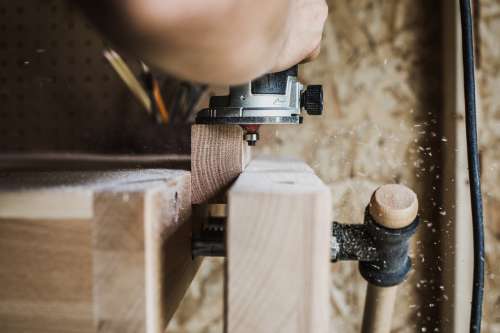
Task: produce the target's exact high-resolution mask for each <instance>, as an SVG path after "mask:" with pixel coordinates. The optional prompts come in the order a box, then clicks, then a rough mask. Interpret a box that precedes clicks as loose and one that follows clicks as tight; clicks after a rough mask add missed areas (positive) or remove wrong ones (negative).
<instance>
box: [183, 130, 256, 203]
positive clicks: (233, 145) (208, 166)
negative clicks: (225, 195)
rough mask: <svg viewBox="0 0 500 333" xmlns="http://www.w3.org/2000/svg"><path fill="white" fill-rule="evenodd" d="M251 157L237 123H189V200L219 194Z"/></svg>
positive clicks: (194, 201) (204, 199)
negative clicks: (190, 183) (190, 181)
mask: <svg viewBox="0 0 500 333" xmlns="http://www.w3.org/2000/svg"><path fill="white" fill-rule="evenodd" d="M249 160H250V148H249V147H248V145H247V143H246V142H245V141H244V140H243V129H242V128H241V127H240V126H237V125H193V126H192V127H191V176H192V185H191V187H192V200H193V203H194V204H199V203H202V202H205V201H207V200H209V199H210V198H213V197H214V196H217V195H218V194H221V193H222V192H223V190H225V189H227V187H228V186H229V185H230V184H231V182H233V181H234V180H235V179H236V177H238V175H239V174H240V173H241V172H242V171H243V169H244V168H245V166H246V165H247V164H248V162H249Z"/></svg>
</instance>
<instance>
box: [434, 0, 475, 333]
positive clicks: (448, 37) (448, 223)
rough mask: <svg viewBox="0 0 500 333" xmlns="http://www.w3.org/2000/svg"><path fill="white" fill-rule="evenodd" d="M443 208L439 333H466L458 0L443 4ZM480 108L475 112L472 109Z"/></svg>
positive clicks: (467, 253) (468, 242)
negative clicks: (442, 295) (442, 297)
mask: <svg viewBox="0 0 500 333" xmlns="http://www.w3.org/2000/svg"><path fill="white" fill-rule="evenodd" d="M442 6H443V11H442V12H443V32H444V34H445V38H443V41H444V45H443V51H444V52H443V71H444V96H443V103H444V110H443V112H442V123H443V136H444V137H446V138H447V143H446V147H445V149H443V160H442V161H443V183H442V187H443V189H444V191H443V206H442V210H443V211H444V212H445V214H444V215H442V216H441V221H440V223H441V224H442V225H443V226H445V229H444V233H443V235H444V237H443V239H442V244H443V247H442V249H443V252H442V256H443V257H444V258H446V260H444V261H443V266H444V267H443V268H444V269H443V287H444V290H446V291H447V292H446V295H447V298H448V301H447V302H444V303H443V307H442V311H441V317H442V321H441V323H442V324H441V330H442V331H443V332H468V328H469V319H470V302H471V299H472V267H473V257H472V253H473V249H472V223H471V219H472V217H471V211H470V194H469V185H468V174H467V168H468V166H467V149H466V137H465V122H464V114H465V104H464V95H463V68H462V43H461V28H460V13H459V4H458V1H453V0H447V1H445V2H443V5H442ZM478 111H480V110H478Z"/></svg>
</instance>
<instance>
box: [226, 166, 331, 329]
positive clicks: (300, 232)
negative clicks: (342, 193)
mask: <svg viewBox="0 0 500 333" xmlns="http://www.w3.org/2000/svg"><path fill="white" fill-rule="evenodd" d="M228 209H229V210H228V214H229V215H228V225H227V233H226V237H227V239H226V242H227V265H226V266H227V267H226V278H227V280H226V310H225V311H226V313H225V316H226V318H225V328H226V331H227V332H229V333H233V332H238V333H242V332H243V333H244V332H252V333H258V332H287V333H294V332H297V333H298V332H315V333H322V332H330V328H329V311H330V302H329V297H330V296H329V287H330V261H329V244H330V228H331V226H330V223H331V201H330V192H329V190H328V188H327V187H326V186H325V185H324V184H323V183H322V182H321V180H320V179H319V178H318V177H317V176H316V175H315V174H314V173H313V171H312V170H311V169H310V168H309V167H308V166H307V165H306V164H305V163H303V162H300V161H295V160H286V159H281V160H275V159H258V160H254V161H252V162H250V164H249V165H248V167H247V168H246V169H245V171H244V172H243V173H242V174H241V175H240V177H239V178H238V180H237V181H236V183H235V184H234V185H233V186H232V187H231V189H230V191H229V193H228Z"/></svg>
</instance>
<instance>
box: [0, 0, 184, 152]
mask: <svg viewBox="0 0 500 333" xmlns="http://www.w3.org/2000/svg"><path fill="white" fill-rule="evenodd" d="M105 46H106V41H105V39H104V38H103V37H102V36H101V35H100V34H99V33H98V32H96V31H95V29H94V28H93V27H92V26H91V25H90V24H89V23H88V22H87V21H86V20H85V18H84V17H83V16H82V14H81V13H80V12H79V10H78V9H77V8H76V7H75V6H74V5H72V4H71V1H63V0H52V1H47V0H46V1H44V0H16V1H12V0H0V154H2V153H13V152H14V153H16V152H46V151H50V152H84V153H125V154H146V153H178V154H182V153H186V152H188V151H189V142H188V140H189V135H188V128H189V126H188V125H186V124H181V125H180V124H171V125H170V127H166V126H164V125H161V124H159V123H157V122H156V121H155V120H154V119H153V118H152V117H150V116H148V115H147V114H146V112H145V111H144V109H143V108H142V107H141V105H140V104H139V103H137V102H136V100H135V98H134V97H133V96H132V94H131V93H130V92H129V91H128V89H127V88H126V87H125V85H124V84H123V83H122V82H121V81H120V79H119V78H118V76H117V75H116V73H115V72H114V71H113V70H112V68H111V67H110V65H109V64H108V63H107V61H106V60H105V59H104V57H103V55H102V51H103V48H104V47H105ZM128 60H129V63H130V64H131V65H132V67H133V68H135V70H136V71H137V68H138V66H137V64H134V61H131V59H128ZM0 157H1V156H0Z"/></svg>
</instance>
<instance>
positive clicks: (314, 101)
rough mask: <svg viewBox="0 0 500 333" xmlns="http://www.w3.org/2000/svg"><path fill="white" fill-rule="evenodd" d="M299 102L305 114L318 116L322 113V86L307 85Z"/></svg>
mask: <svg viewBox="0 0 500 333" xmlns="http://www.w3.org/2000/svg"><path fill="white" fill-rule="evenodd" d="M301 104H302V106H303V107H304V109H305V110H306V111H307V114H310V115H312V116H319V115H321V113H323V87H322V86H321V85H311V86H308V87H307V89H306V91H304V93H303V94H302V98H301Z"/></svg>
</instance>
